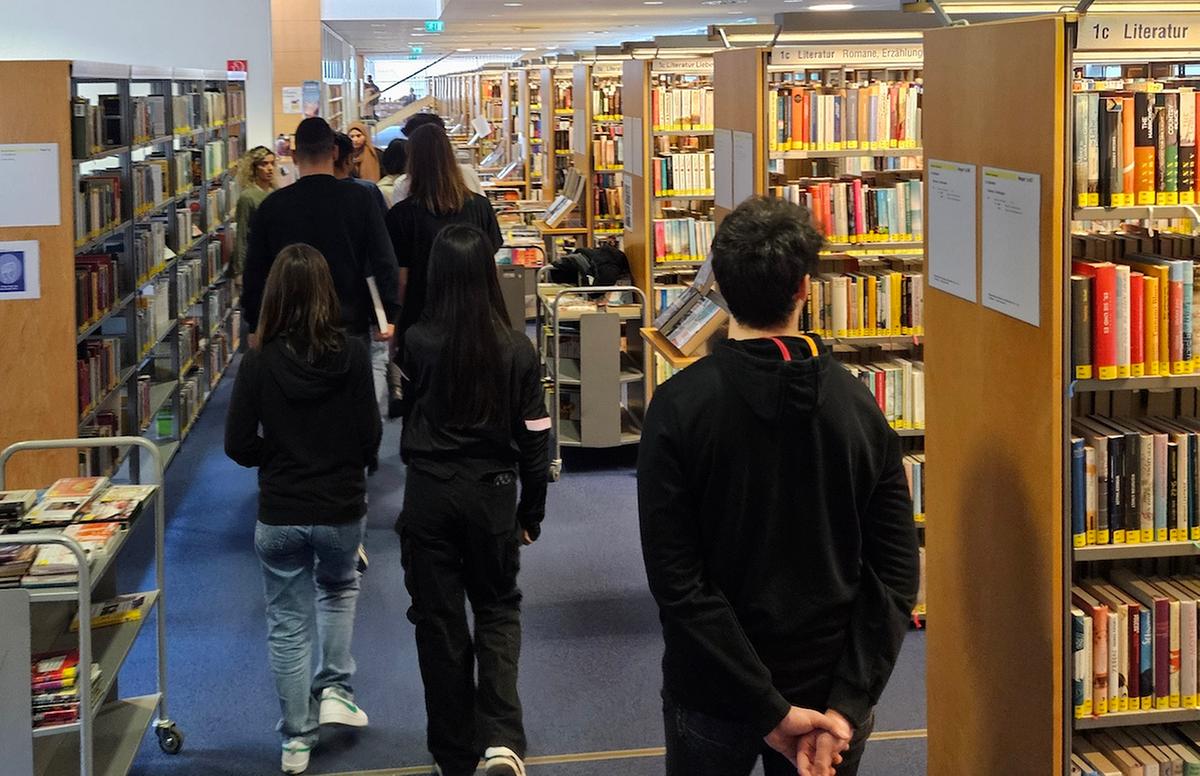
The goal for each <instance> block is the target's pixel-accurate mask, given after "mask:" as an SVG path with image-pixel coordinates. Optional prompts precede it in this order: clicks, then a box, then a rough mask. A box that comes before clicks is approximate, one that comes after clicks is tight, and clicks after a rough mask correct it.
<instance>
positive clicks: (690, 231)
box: [653, 217, 717, 261]
mask: <svg viewBox="0 0 1200 776" xmlns="http://www.w3.org/2000/svg"><path fill="white" fill-rule="evenodd" d="M653 224H654V260H655V261H704V259H705V258H706V257H707V256H708V251H709V248H710V247H711V246H712V241H713V236H714V235H715V234H716V231H717V225H716V224H715V223H714V222H713V221H711V220H708V219H704V218H693V217H688V218H656V219H654V222H653Z"/></svg>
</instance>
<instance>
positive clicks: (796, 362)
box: [713, 334, 833, 423]
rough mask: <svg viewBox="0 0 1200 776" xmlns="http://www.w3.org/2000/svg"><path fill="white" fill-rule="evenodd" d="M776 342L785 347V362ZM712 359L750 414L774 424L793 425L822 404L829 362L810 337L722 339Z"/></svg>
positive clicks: (826, 353) (817, 339)
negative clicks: (788, 359)
mask: <svg viewBox="0 0 1200 776" xmlns="http://www.w3.org/2000/svg"><path fill="white" fill-rule="evenodd" d="M806 337H807V338H808V339H811V340H812V343H813V344H812V346H810V345H809V343H808V341H807V340H806ZM778 343H782V344H783V346H784V347H786V348H787V351H788V354H789V355H790V356H791V360H790V361H787V360H785V359H784V357H783V352H782V351H781V350H780V347H779V344H778ZM814 349H815V350H816V352H817V355H815V356H814V355H813V350H814ZM713 357H714V358H715V361H716V364H717V365H718V368H719V370H720V372H721V374H722V376H723V377H724V378H725V379H726V380H728V381H729V384H730V385H732V386H733V388H734V390H735V391H736V392H737V394H738V396H739V397H740V398H741V399H742V401H744V402H746V404H747V405H749V407H750V409H751V410H752V411H753V412H754V414H755V416H757V417H759V418H762V419H763V420H766V421H770V422H776V423H795V422H797V421H799V420H802V419H804V418H806V417H809V416H810V415H812V413H813V412H814V411H815V410H816V409H817V408H818V407H820V406H821V404H822V403H823V402H824V396H823V394H822V391H821V389H822V387H823V385H824V383H825V381H826V379H827V377H828V374H829V370H830V368H831V367H832V363H831V362H832V358H833V356H832V355H831V354H830V353H829V351H828V349H826V348H825V347H824V345H823V344H822V342H821V339H820V337H818V336H817V335H815V334H807V335H805V336H804V337H799V336H797V337H779V338H777V339H753V340H725V341H724V342H721V343H720V344H718V345H717V348H716V350H715V351H714V352H713Z"/></svg>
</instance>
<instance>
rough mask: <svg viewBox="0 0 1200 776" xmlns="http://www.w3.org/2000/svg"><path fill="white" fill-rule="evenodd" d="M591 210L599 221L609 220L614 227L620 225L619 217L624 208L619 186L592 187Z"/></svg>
mask: <svg viewBox="0 0 1200 776" xmlns="http://www.w3.org/2000/svg"><path fill="white" fill-rule="evenodd" d="M592 199H593V202H592V212H593V213H595V214H596V219H597V220H599V221H609V222H611V223H612V224H614V225H615V228H618V229H619V228H620V227H621V218H622V216H623V215H624V212H625V208H624V204H623V201H622V198H621V188H620V187H611V186H610V187H603V186H599V185H598V186H596V187H595V188H594V189H592Z"/></svg>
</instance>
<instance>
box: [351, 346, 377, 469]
mask: <svg viewBox="0 0 1200 776" xmlns="http://www.w3.org/2000/svg"><path fill="white" fill-rule="evenodd" d="M347 342H348V346H349V347H353V348H354V352H353V353H352V354H351V358H352V359H353V361H352V367H351V369H352V370H353V374H354V377H353V379H354V388H353V389H352V394H353V397H354V398H353V401H354V406H355V408H356V409H357V410H358V416H357V423H358V431H359V439H360V440H362V456H363V464H364V465H365V466H368V467H374V465H375V464H376V463H377V461H378V459H379V444H380V443H381V442H382V441H383V421H382V420H381V419H380V417H379V405H378V403H377V402H376V401H375V380H374V376H373V375H372V373H371V355H370V353H369V352H368V351H367V348H366V346H365V345H363V344H362V343H361V342H360V341H359V340H356V339H349V340H347Z"/></svg>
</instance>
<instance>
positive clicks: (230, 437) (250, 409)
mask: <svg viewBox="0 0 1200 776" xmlns="http://www.w3.org/2000/svg"><path fill="white" fill-rule="evenodd" d="M259 358H260V354H259V352H258V351H257V350H253V349H252V350H248V351H246V355H245V357H243V358H242V364H241V366H240V367H239V368H238V373H237V379H236V380H234V383H233V396H232V397H231V398H230V400H229V413H228V415H226V417H225V455H227V456H229V457H230V458H232V459H233V460H234V461H235V462H236V463H238V464H239V465H241V466H247V467H254V466H258V465H259V464H261V463H262V450H263V444H264V443H263V438H262V437H261V436H260V435H259V433H258V424H259V422H260V421H261V419H262V414H261V412H260V410H259V403H258V397H259Z"/></svg>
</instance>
